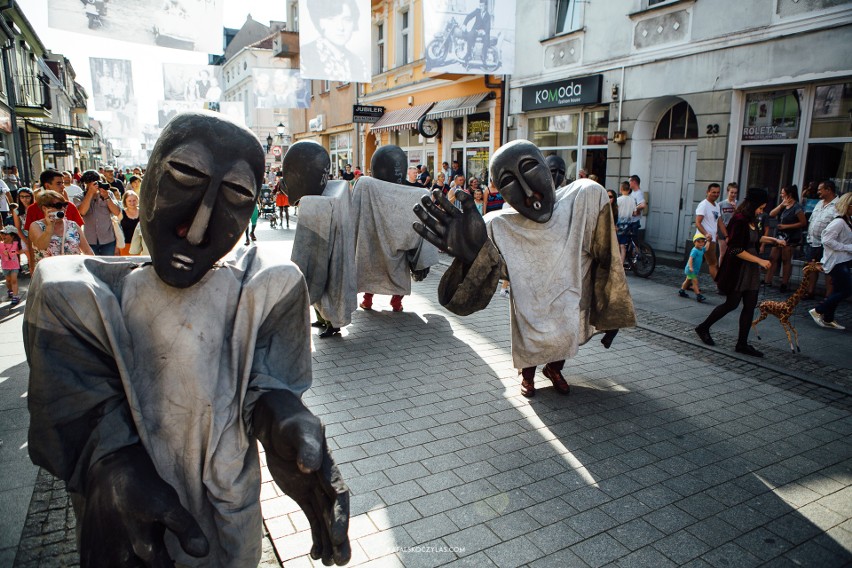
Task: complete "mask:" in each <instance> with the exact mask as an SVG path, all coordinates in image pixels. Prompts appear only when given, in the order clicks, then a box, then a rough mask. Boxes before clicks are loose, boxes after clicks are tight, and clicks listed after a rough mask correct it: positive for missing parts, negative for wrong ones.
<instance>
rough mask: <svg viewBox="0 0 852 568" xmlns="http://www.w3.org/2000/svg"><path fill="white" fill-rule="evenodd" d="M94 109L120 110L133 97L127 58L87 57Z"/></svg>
mask: <svg viewBox="0 0 852 568" xmlns="http://www.w3.org/2000/svg"><path fill="white" fill-rule="evenodd" d="M89 69H90V71H91V73H92V97H93V98H94V103H95V110H102V111H104V110H111V111H116V110H121V111H123V110H124V108H125V107H126V106H127V105H128V103H130V100H131V99H132V98H133V69H132V66H131V63H130V60H128V59H105V58H99V57H90V58H89Z"/></svg>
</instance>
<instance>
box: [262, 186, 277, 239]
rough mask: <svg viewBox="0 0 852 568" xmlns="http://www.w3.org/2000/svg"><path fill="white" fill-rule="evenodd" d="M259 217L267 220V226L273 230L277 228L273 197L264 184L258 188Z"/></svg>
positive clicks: (270, 190)
mask: <svg viewBox="0 0 852 568" xmlns="http://www.w3.org/2000/svg"><path fill="white" fill-rule="evenodd" d="M260 215H261V217H263V218H264V219H269V226H270V227H271V228H273V229H275V228H277V227H278V216H277V215H276V214H275V197H274V196H273V195H272V189H270V187H269V186H268V185H266V184H263V186H262V187H261V188H260Z"/></svg>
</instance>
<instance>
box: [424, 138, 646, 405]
mask: <svg viewBox="0 0 852 568" xmlns="http://www.w3.org/2000/svg"><path fill="white" fill-rule="evenodd" d="M490 170H491V179H492V180H494V183H495V184H496V185H497V188H498V189H499V190H500V193H501V194H502V195H503V197H504V198H505V199H506V202H507V203H509V205H511V206H512V209H504V210H502V211H499V212H495V213H493V214H490V215H488V216H486V218H485V219H484V220H483V218H482V217H481V216H480V215H478V214H477V212H476V209H475V207H474V204H473V199H472V198H469V197H467V196H465V195H461V196H460V200H461V201H462V206H463V210H462V211H459V210H458V209H456V208H455V207H454V206H453V205H452V204H450V203H449V201H448V200H447V199H446V198H445V197H444V196H442V195H437V194H436V195H434V199H435V201H436V203H433V202H432V200H430V199H428V198H427V199H424V200H423V201H422V204H421V205H418V206H416V207H415V208H414V211H415V214H416V215H417V217H418V218H419V219H420V221H421V222H420V223H414V230H415V231H417V233H419V234H420V235H422V236H423V238H424V239H426V240H428V241H429V242H431V243H432V244H434V245H435V246H437V247H439V248H441V249H443V250H446V251H447V252H448V253H449V254H450V255H452V256H454V257H455V260H454V261H453V264H452V265H451V266H450V268H449V269H448V270H447V272H446V273H445V274H444V277H443V278H442V279H441V283H440V285H439V287H438V300H439V301H440V302H441V305H443V306H444V307H446V308H447V309H448V310H450V311H451V312H453V313H456V314H458V315H468V314H471V313H474V312H476V311H478V310H481V309H483V308H485V307H486V306H487V305H488V303H489V301H490V300H491V298H492V297H493V295H494V294H493V291H494V289H495V288H496V286H497V282H498V280H500V279H501V278H508V279H509V280H510V281H511V282H512V295H511V310H512V311H511V314H512V360H513V363H514V365H515V367H516V368H517V369H518V370H519V374H520V375H521V376H522V381H521V394H522V395H524V396H526V397H532V396H534V395H535V382H534V377H535V372H536V367H537V366H538V365H544V368H543V371H542V372H543V374H544V376H545V377H547V378H548V379H550V380H551V381H552V382H553V385H554V387H555V388H556V390H557V391H558V392H559V393H560V394H568V392H569V390H570V388H569V386H568V383H567V382H566V381H565V378H564V377H563V376H562V373H561V371H562V367H563V365H564V363H565V359H568V358H570V357H573V356H575V355H576V354H577V350H578V348H579V346H580V345H582V344H584V343H586V342H587V341H588V340H589V339H590V338H591V337H592V336H593V335H594V334H597V333H601V332H604V331H606V332H608V333H607V335H606V336H605V337H604V340H603V343H604V345H605V346H608V345H609V342H611V341H612V337H613V336H614V332H615V331H617V330H618V329H619V328H622V327H629V326H632V325H635V315H634V312H633V303H632V301H631V299H630V293H629V291H628V289H627V281H626V279H625V275H624V269H623V268H622V266H621V260H620V255H619V253H618V242H617V240H616V237H615V231H614V230H613V221H612V211H611V207H610V206H609V203H608V199H607V194H606V190H604V188H603V187H601V186H600V185H598V184H597V183H595V182H593V181H591V180H588V179H583V180H578V181H576V182H574V183H572V184H571V185H569V186H568V187H567V188H565V191H564V193H561V196H560V199H558V200H557V199H556V192H555V189H554V186H553V179H552V177H551V173H550V169H549V168H548V165H547V163H546V162H545V159H544V157H543V156H542V155H541V152H540V151H539V150H538V148H537V147H536V146H535V145H533V144H532V143H531V142H528V141H526V140H516V141H514V142H510V143H508V144H506V145H505V146H503V147H502V148H500V149H499V150H497V152H495V153H494V156H493V158H492V159H491V167H490Z"/></svg>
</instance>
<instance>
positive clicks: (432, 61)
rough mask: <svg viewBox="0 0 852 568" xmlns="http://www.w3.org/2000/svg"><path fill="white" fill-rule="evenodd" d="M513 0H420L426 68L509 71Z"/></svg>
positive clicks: (512, 52) (491, 72)
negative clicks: (421, 0) (423, 15)
mask: <svg viewBox="0 0 852 568" xmlns="http://www.w3.org/2000/svg"><path fill="white" fill-rule="evenodd" d="M516 4H517V3H516V0H423V13H424V14H428V16H427V17H426V18H424V24H423V35H424V43H425V45H426V53H425V57H426V71H431V72H440V73H459V74H468V75H511V74H512V73H513V72H514V70H515V8H516Z"/></svg>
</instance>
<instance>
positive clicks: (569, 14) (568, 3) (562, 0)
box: [553, 0, 580, 34]
mask: <svg viewBox="0 0 852 568" xmlns="http://www.w3.org/2000/svg"><path fill="white" fill-rule="evenodd" d="M579 28H580V6H579V2H578V1H577V0H556V29H555V30H554V31H553V33H554V34H562V33H566V32H570V31H573V30H576V29H579Z"/></svg>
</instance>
